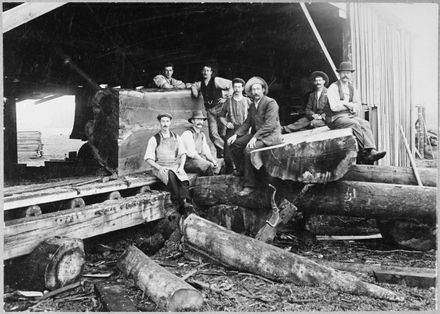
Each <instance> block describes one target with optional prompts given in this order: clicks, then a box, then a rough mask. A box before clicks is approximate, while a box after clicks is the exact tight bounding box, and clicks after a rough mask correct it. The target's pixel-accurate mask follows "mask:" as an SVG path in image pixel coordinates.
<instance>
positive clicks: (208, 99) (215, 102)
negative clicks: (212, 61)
mask: <svg viewBox="0 0 440 314" xmlns="http://www.w3.org/2000/svg"><path fill="white" fill-rule="evenodd" d="M212 73H213V72H212V66H211V65H204V66H203V68H202V80H201V81H199V82H196V83H194V84H193V85H192V87H191V90H192V95H193V96H194V97H195V98H197V97H199V96H200V92H201V94H202V95H203V101H204V104H205V109H206V113H207V115H208V129H209V138H210V139H211V142H213V143H214V146H215V148H216V150H217V157H219V158H220V157H223V149H224V141H223V138H222V136H221V135H220V134H224V128H223V124H222V123H221V122H220V113H221V111H222V109H223V104H224V103H225V101H226V98H227V97H230V96H231V95H232V92H233V90H232V82H231V81H230V80H227V79H224V78H221V77H217V76H213V74H212Z"/></svg>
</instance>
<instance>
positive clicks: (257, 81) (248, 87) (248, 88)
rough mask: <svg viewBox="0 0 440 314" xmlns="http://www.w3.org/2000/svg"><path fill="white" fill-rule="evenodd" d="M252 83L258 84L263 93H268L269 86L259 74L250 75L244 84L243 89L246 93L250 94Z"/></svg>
mask: <svg viewBox="0 0 440 314" xmlns="http://www.w3.org/2000/svg"><path fill="white" fill-rule="evenodd" d="M254 84H260V85H261V86H263V88H264V95H267V94H268V93H269V86H268V85H267V83H266V81H265V80H264V79H262V78H261V77H259V76H253V77H251V78H250V79H249V80H248V81H247V82H246V85H245V86H244V91H245V92H246V95H248V96H249V95H251V88H252V86H253V85H254Z"/></svg>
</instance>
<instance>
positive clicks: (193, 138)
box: [182, 110, 220, 176]
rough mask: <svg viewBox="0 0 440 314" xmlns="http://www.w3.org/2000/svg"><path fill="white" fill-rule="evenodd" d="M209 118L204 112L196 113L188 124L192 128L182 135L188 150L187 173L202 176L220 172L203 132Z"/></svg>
mask: <svg viewBox="0 0 440 314" xmlns="http://www.w3.org/2000/svg"><path fill="white" fill-rule="evenodd" d="M206 119H207V118H206V117H205V116H204V115H203V113H202V111H201V110H199V111H195V112H193V115H192V117H191V118H189V119H188V122H189V123H191V124H192V126H191V127H190V128H189V129H188V130H186V131H185V132H183V133H182V142H183V144H184V146H185V150H186V156H187V158H186V162H185V171H186V172H191V173H198V174H201V175H208V176H209V175H214V174H218V173H219V172H220V167H219V166H218V162H217V160H216V159H215V158H214V157H213V156H212V154H211V150H210V149H209V146H208V142H207V141H206V136H205V134H204V133H203V132H202V128H203V124H204V122H205V120H206Z"/></svg>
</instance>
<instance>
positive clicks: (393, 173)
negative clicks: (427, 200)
mask: <svg viewBox="0 0 440 314" xmlns="http://www.w3.org/2000/svg"><path fill="white" fill-rule="evenodd" d="M418 171H419V174H420V178H421V180H422V183H423V186H437V169H436V168H418ZM342 179H343V180H346V181H363V182H378V183H390V184H404V185H417V180H416V178H415V176H414V171H413V170H412V168H404V167H393V166H368V165H353V166H351V167H350V169H349V170H348V172H347V173H346V174H345V176H344V177H343V178H342Z"/></svg>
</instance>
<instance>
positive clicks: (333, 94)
mask: <svg viewBox="0 0 440 314" xmlns="http://www.w3.org/2000/svg"><path fill="white" fill-rule="evenodd" d="M337 71H338V73H339V76H340V79H339V80H338V81H336V82H334V83H333V84H331V85H330V87H329V88H328V91H327V97H328V101H329V107H328V110H327V112H326V123H327V125H328V127H329V128H330V129H342V128H352V130H353V134H354V136H355V137H356V140H357V143H358V146H359V155H360V156H359V157H360V158H358V159H359V160H360V161H361V162H364V163H374V161H376V160H379V159H381V158H383V157H384V156H385V154H386V152H378V151H377V150H376V144H375V143H374V137H373V132H372V131H371V127H370V123H369V122H368V121H366V120H364V119H362V118H360V117H358V114H359V113H360V112H361V108H362V107H361V102H360V97H359V94H358V92H357V90H356V89H355V88H354V86H353V85H352V84H351V79H352V75H353V72H354V71H355V70H354V69H353V66H352V65H351V62H349V61H344V62H341V65H340V66H339V69H337Z"/></svg>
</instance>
